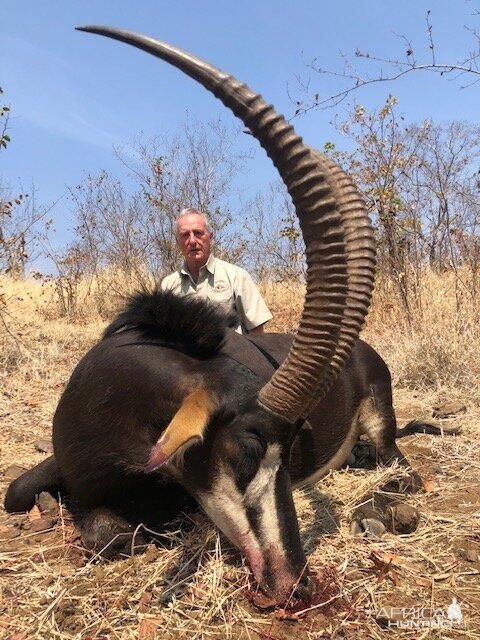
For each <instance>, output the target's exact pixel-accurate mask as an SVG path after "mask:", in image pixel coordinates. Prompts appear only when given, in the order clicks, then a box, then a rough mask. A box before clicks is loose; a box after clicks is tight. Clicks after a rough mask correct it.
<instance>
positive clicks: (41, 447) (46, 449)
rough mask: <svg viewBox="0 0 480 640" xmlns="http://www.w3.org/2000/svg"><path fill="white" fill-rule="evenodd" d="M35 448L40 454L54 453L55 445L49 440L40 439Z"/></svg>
mask: <svg viewBox="0 0 480 640" xmlns="http://www.w3.org/2000/svg"><path fill="white" fill-rule="evenodd" d="M34 447H35V449H36V450H37V451H40V453H49V454H52V453H53V444H52V441H51V440H50V439H49V438H40V440H37V441H36V442H35V444H34Z"/></svg>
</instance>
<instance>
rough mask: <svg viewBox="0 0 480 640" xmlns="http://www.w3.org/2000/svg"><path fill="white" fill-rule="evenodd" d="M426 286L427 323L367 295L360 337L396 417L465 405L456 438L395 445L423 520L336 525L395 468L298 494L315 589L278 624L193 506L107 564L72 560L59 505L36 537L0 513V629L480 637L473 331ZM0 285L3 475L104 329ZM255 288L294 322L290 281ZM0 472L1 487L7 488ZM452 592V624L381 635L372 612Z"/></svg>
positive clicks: (43, 428) (37, 293) (23, 639)
mask: <svg viewBox="0 0 480 640" xmlns="http://www.w3.org/2000/svg"><path fill="white" fill-rule="evenodd" d="M434 285H435V286H433V284H432V282H430V283H428V284H427V283H426V284H425V286H426V290H429V291H430V292H434V294H433V293H432V295H430V297H429V298H428V300H429V305H430V306H428V307H427V305H426V304H424V305H423V313H424V314H425V315H424V319H425V320H427V319H428V320H429V323H430V324H429V326H428V327H427V326H426V327H421V326H414V327H413V326H408V324H407V323H405V322H402V319H401V315H400V313H399V312H398V308H397V307H395V305H394V306H393V308H385V307H384V306H382V305H385V304H387V302H388V303H389V304H390V303H391V300H392V298H388V296H386V293H385V292H384V291H383V290H382V289H380V290H379V292H378V294H377V300H376V306H374V308H373V312H372V314H371V317H370V319H369V323H368V326H367V329H366V332H365V333H366V335H367V336H368V339H369V341H371V342H372V343H373V344H374V345H375V346H377V347H378V348H379V349H380V350H381V352H382V355H384V357H385V359H386V360H387V361H388V362H389V364H391V366H392V369H393V373H394V379H395V383H396V386H395V404H396V407H397V413H398V415H399V417H400V422H404V421H406V420H409V419H412V418H415V417H423V418H425V417H429V416H430V414H431V408H432V406H433V405H434V404H435V403H437V402H438V401H439V400H443V399H445V398H446V397H448V398H452V397H453V398H454V399H461V400H462V401H463V402H465V404H466V405H467V413H466V414H465V415H461V416H458V417H457V418H454V419H453V422H454V423H455V422H456V423H458V424H461V425H462V427H463V431H462V435H460V436H459V437H455V438H451V437H450V438H449V437H445V438H434V437H431V436H415V437H410V438H408V439H406V440H405V441H402V446H403V443H404V442H405V446H404V449H405V450H406V451H407V453H408V455H409V457H410V459H411V461H412V462H413V464H414V466H416V467H417V468H418V469H419V470H420V471H421V473H422V474H423V475H424V477H427V478H429V479H431V480H432V483H433V485H432V486H430V489H431V491H430V492H429V493H425V494H422V495H418V496H415V497H414V498H411V499H410V502H411V503H412V504H414V505H415V506H416V507H417V508H418V509H419V511H420V512H421V514H422V517H421V522H420V526H419V528H418V530H417V531H416V532H415V533H414V534H411V535H409V536H394V535H392V534H386V535H385V536H384V537H383V538H382V539H381V540H365V539H358V538H354V537H352V536H351V534H350V530H349V515H350V514H351V512H352V510H353V509H354V507H355V506H356V505H357V504H358V503H359V502H361V500H362V497H363V496H364V495H365V494H366V493H368V492H369V491H371V490H372V489H373V488H374V487H376V486H380V485H381V484H382V482H384V481H385V478H386V477H387V476H388V477H389V476H395V475H398V474H399V473H400V472H399V470H398V469H388V470H374V471H360V470H348V471H347V470H341V471H337V472H334V473H331V474H330V475H329V476H328V477H327V478H325V479H324V480H323V481H322V482H321V483H320V484H319V485H317V486H316V487H314V488H312V489H310V490H308V491H306V492H300V491H296V492H295V502H296V506H297V511H298V516H299V521H300V524H301V531H302V539H303V543H304V546H305V549H306V551H307V553H308V555H309V563H310V567H311V570H312V572H313V573H317V574H318V577H319V584H320V585H322V586H324V587H325V591H324V598H323V599H322V604H321V605H320V606H317V607H316V608H315V609H313V610H311V611H306V612H304V613H303V614H301V615H299V616H298V620H284V619H281V618H282V615H281V612H278V611H277V612H272V611H262V610H259V609H257V608H256V607H255V606H254V605H253V604H252V602H251V599H252V598H251V588H252V585H251V581H250V576H249V572H248V570H247V568H246V567H245V566H244V564H243V563H242V560H241V558H240V557H239V556H238V554H237V553H236V552H235V551H234V550H233V549H232V548H231V546H230V545H229V543H228V542H227V541H226V540H225V539H224V538H223V537H220V536H219V535H218V533H217V532H216V530H215V529H214V528H213V527H212V525H211V524H210V523H209V521H208V520H207V519H206V518H205V517H203V516H200V515H198V514H193V515H190V516H185V517H184V518H182V519H181V520H179V521H178V523H177V524H178V527H177V528H176V529H175V530H174V531H172V532H170V533H169V534H168V535H165V536H164V538H163V544H162V545H160V546H159V547H158V548H157V547H151V548H149V550H148V551H147V552H146V553H145V554H143V555H140V556H136V557H133V558H125V559H123V560H118V561H114V562H109V561H106V560H102V559H99V558H96V557H94V558H91V557H88V556H87V555H86V554H85V553H84V551H83V549H82V548H81V547H80V546H79V541H78V539H77V538H76V536H75V532H74V529H73V525H72V523H71V521H70V518H69V514H68V513H67V512H66V511H65V510H61V511H60V514H59V515H58V516H57V520H56V522H54V523H52V527H51V528H50V529H49V530H47V531H44V532H35V531H34V529H35V526H34V525H33V522H32V518H28V517H26V516H24V515H21V516H7V515H6V514H2V515H1V516H0V638H6V639H9V640H30V639H33V638H40V639H43V638H58V639H60V640H67V639H69V640H80V639H81V640H87V638H90V639H92V640H93V639H96V640H100V639H105V638H109V639H110V638H111V639H114V638H115V639H121V640H124V639H125V640H127V639H133V638H140V639H141V640H148V639H151V640H152V639H154V638H158V639H163V638H198V639H207V638H219V639H223V638H232V639H233V640H237V639H240V638H242V639H245V640H247V639H248V638H254V639H260V638H263V639H265V640H267V639H270V640H275V639H277V640H278V639H291V638H293V637H295V638H302V639H303V638H305V639H306V640H315V639H317V638H352V637H354V638H360V639H364V638H365V639H367V638H369V639H371V638H378V639H380V638H385V637H399V638H402V639H405V640H407V639H411V640H413V639H414V638H415V639H420V638H445V639H447V638H480V624H479V620H478V610H479V609H480V595H479V594H480V588H479V587H480V562H479V560H478V550H479V547H480V497H479V496H480V481H479V475H478V472H479V466H480V463H479V460H480V441H479V438H478V425H479V423H480V392H479V385H478V369H477V367H478V364H477V359H478V355H477V357H475V356H474V351H475V350H476V353H477V354H478V352H479V347H480V341H479V335H478V331H479V330H478V327H477V328H475V327H474V326H472V322H471V319H472V318H471V316H470V318H467V315H468V312H467V310H465V314H466V316H465V317H463V316H460V317H459V316H458V313H463V311H462V310H460V311H459V312H457V310H456V315H454V317H452V316H451V315H450V313H449V312H447V311H449V309H450V308H451V304H452V297H451V291H450V293H449V285H448V283H442V282H441V281H440V280H439V281H437V282H435V283H434ZM441 287H444V288H443V289H442V288H441ZM0 288H1V290H2V292H4V293H5V292H7V294H8V295H7V297H8V299H9V305H8V310H9V314H10V316H9V317H8V318H7V319H6V320H7V323H8V327H9V330H10V332H11V333H10V334H8V333H7V332H6V331H5V330H3V333H0V342H1V349H2V351H1V354H0V360H1V364H2V369H1V371H2V373H1V376H2V388H1V392H0V416H1V422H0V436H1V452H0V474H1V472H3V471H5V469H6V468H7V467H9V465H11V464H13V463H18V464H22V465H25V466H32V465H33V464H36V463H37V462H39V461H40V460H42V459H44V454H41V453H38V452H36V451H35V449H34V443H35V442H36V441H37V440H38V439H39V438H42V437H43V438H45V437H49V435H50V429H51V417H52V414H53V411H54V409H55V406H56V402H57V400H58V397H59V395H60V393H61V389H62V388H63V385H64V383H65V381H66V379H67V378H68V375H69V373H70V372H71V370H72V368H73V366H74V364H75V363H76V361H77V360H78V359H79V357H80V356H81V354H82V353H83V352H84V351H85V350H86V349H87V348H88V346H89V345H90V344H92V343H93V342H94V341H95V340H96V338H97V337H98V335H99V334H100V332H101V329H102V327H103V325H104V322H102V320H101V319H100V318H99V317H98V315H95V313H93V311H89V312H88V314H86V315H85V316H84V317H83V318H82V321H81V322H80V323H76V324H69V323H66V322H65V321H63V320H61V319H58V318H55V317H54V316H55V311H54V310H55V307H54V300H53V298H52V297H51V291H50V292H48V291H47V293H41V290H40V287H39V285H37V284H35V283H32V284H24V283H19V284H15V285H13V284H12V283H8V282H7V283H6V282H5V281H2V282H1V283H0ZM264 292H265V296H266V298H267V300H268V302H269V304H270V306H271V308H272V310H273V312H274V315H275V321H274V323H272V329H276V330H288V329H292V328H293V327H294V326H295V323H296V322H297V319H298V312H299V309H300V308H301V304H302V299H303V293H302V292H301V291H300V290H299V288H298V287H297V286H293V285H292V286H290V287H288V286H284V287H281V286H278V285H277V286H273V285H268V286H265V288H264ZM383 296H386V299H385V297H383ZM425 299H427V298H425ZM386 300H387V302H386ZM87 316H89V320H88V322H87V320H86V318H87ZM46 318H49V319H48V320H47V319H46ZM434 321H435V323H434ZM442 341H444V342H445V341H446V343H447V344H446V345H443V346H442ZM418 354H423V356H422V357H423V360H422V361H421V362H418V358H419V355H418ZM459 362H461V363H462V364H461V365H459V364H458V363H459ZM432 372H433V373H432ZM0 480H1V489H2V491H4V490H5V489H6V487H7V484H8V482H7V480H6V479H5V478H3V477H0ZM13 536H15V537H13ZM466 549H467V550H468V549H469V550H470V552H469V553H466V552H465V550H466ZM472 550H473V551H472ZM475 550H476V553H477V557H476V558H475ZM472 553H473V555H472ZM453 597H456V598H457V600H458V602H459V603H460V604H461V607H462V612H463V615H464V620H465V627H463V628H457V629H443V630H433V629H423V630H422V629H420V630H419V629H398V630H397V629H393V628H391V629H384V628H383V627H382V626H380V624H379V622H378V621H377V620H376V614H377V612H378V611H379V610H380V609H381V608H382V607H386V606H389V605H390V606H395V607H407V606H408V607H415V608H421V607H432V608H433V609H439V608H440V609H441V610H443V611H445V610H446V608H447V607H448V605H449V604H450V602H451V601H452V598H453Z"/></svg>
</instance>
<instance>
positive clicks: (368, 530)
mask: <svg viewBox="0 0 480 640" xmlns="http://www.w3.org/2000/svg"><path fill="white" fill-rule="evenodd" d="M386 530H387V529H386V527H385V525H384V524H383V522H381V521H380V520H377V519H375V518H363V519H361V520H353V522H352V523H351V525H350V533H351V534H352V535H353V536H357V537H360V536H361V537H365V538H371V539H375V538H381V537H382V536H383V534H384V533H385V532H386Z"/></svg>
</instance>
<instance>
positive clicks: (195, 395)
mask: <svg viewBox="0 0 480 640" xmlns="http://www.w3.org/2000/svg"><path fill="white" fill-rule="evenodd" d="M217 404H218V402H217V398H216V396H215V394H213V393H212V392H211V391H208V390H207V389H203V388H199V389H195V390H194V391H192V392H190V393H189V394H188V395H187V396H185V398H184V399H183V402H182V405H181V407H180V409H179V410H178V411H177V413H176V414H175V415H174V416H173V418H172V421H171V422H170V424H169V425H168V427H167V428H166V429H165V431H164V432H163V433H162V436H161V437H160V439H159V440H158V442H157V444H156V445H154V446H153V447H152V450H151V452H150V457H149V459H148V463H147V466H146V469H145V471H147V472H150V471H154V470H155V469H157V468H158V467H160V466H161V465H162V464H165V463H166V462H168V460H170V458H171V457H172V456H173V455H174V454H175V453H177V452H178V451H179V449H180V448H181V447H184V446H187V447H189V446H191V445H192V444H194V443H195V442H198V441H201V440H203V435H204V432H205V429H206V426H207V424H208V422H209V420H210V417H211V415H212V414H213V412H214V410H215V408H216V407H217Z"/></svg>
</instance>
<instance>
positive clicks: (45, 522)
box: [30, 516, 55, 533]
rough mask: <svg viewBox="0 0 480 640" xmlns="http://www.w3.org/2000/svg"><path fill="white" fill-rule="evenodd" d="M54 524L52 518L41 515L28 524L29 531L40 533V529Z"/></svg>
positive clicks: (44, 529) (42, 529)
mask: <svg viewBox="0 0 480 640" xmlns="http://www.w3.org/2000/svg"><path fill="white" fill-rule="evenodd" d="M54 524H55V519H54V518H49V517H48V516H42V517H41V518H39V519H38V520H34V521H33V522H32V523H31V524H30V531H31V532H32V533H41V532H42V531H47V530H48V529H51V528H52V527H53V525H54Z"/></svg>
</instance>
